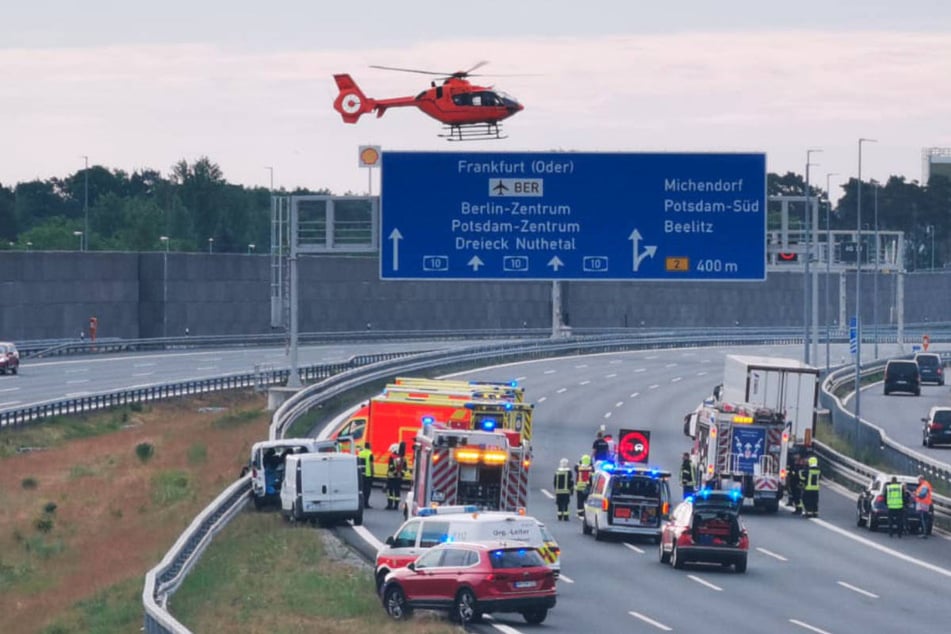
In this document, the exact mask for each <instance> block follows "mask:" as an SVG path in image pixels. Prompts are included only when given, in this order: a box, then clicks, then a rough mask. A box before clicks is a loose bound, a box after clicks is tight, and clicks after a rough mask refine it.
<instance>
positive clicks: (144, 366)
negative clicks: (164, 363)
mask: <svg viewBox="0 0 951 634" xmlns="http://www.w3.org/2000/svg"><path fill="white" fill-rule="evenodd" d="M153 365H156V364H155V363H133V364H132V367H133V368H151V367H152V366H153Z"/></svg>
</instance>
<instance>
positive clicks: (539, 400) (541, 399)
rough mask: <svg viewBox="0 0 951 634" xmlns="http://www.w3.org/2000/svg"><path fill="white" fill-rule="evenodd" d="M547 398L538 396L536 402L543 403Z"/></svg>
mask: <svg viewBox="0 0 951 634" xmlns="http://www.w3.org/2000/svg"><path fill="white" fill-rule="evenodd" d="M547 399H548V397H547V396H539V397H538V402H539V403H543V402H544V401H546V400H547Z"/></svg>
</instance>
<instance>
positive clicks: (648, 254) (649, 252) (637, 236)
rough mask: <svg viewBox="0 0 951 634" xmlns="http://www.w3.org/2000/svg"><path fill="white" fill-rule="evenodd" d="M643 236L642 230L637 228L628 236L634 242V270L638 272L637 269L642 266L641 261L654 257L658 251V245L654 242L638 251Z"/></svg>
mask: <svg viewBox="0 0 951 634" xmlns="http://www.w3.org/2000/svg"><path fill="white" fill-rule="evenodd" d="M643 237H644V236H642V235H641V232H640V231H638V230H637V229H634V231H632V232H631V235H629V236H628V237H627V239H628V240H630V241H632V242H633V243H634V252H633V257H634V263H633V269H632V270H633V271H634V272H635V273H637V269H639V268H640V266H641V262H643V261H644V258H652V257H654V254H655V253H657V245H654V244H651V245H648V246H645V247H644V250H643V251H641V252H640V253H638V250H639V248H640V246H641V239H642V238H643Z"/></svg>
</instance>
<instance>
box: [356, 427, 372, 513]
mask: <svg viewBox="0 0 951 634" xmlns="http://www.w3.org/2000/svg"><path fill="white" fill-rule="evenodd" d="M357 464H358V465H359V466H360V467H361V468H362V469H363V508H365V509H369V508H373V507H371V506H370V489H372V488H373V452H372V451H370V443H369V441H367V443H366V444H365V445H363V449H361V450H360V451H359V452H358V453H357Z"/></svg>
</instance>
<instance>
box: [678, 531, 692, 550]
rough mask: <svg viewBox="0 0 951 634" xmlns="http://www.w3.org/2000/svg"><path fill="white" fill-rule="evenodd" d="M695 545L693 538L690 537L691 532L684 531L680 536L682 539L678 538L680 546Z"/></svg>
mask: <svg viewBox="0 0 951 634" xmlns="http://www.w3.org/2000/svg"><path fill="white" fill-rule="evenodd" d="M692 544H693V537H692V536H691V535H690V531H684V532H682V533H681V534H680V537H678V538H677V545H678V546H690V545H692Z"/></svg>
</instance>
